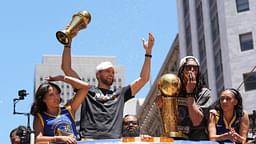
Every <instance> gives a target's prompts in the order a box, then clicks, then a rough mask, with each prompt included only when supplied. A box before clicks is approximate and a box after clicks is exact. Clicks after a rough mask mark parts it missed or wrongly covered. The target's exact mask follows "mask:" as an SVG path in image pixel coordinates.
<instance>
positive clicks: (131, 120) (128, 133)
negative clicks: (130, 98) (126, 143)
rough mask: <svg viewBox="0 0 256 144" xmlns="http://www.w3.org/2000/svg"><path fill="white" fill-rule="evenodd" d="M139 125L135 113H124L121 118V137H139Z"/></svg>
mask: <svg viewBox="0 0 256 144" xmlns="http://www.w3.org/2000/svg"><path fill="white" fill-rule="evenodd" d="M139 136H140V125H139V121H138V119H137V117H136V116H135V115H125V116H124V118H123V129H122V137H139Z"/></svg>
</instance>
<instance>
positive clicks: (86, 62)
mask: <svg viewBox="0 0 256 144" xmlns="http://www.w3.org/2000/svg"><path fill="white" fill-rule="evenodd" d="M102 61H110V62H112V63H113V64H114V65H115V71H116V72H115V79H114V83H113V85H112V87H111V88H112V89H113V90H114V89H118V88H121V87H122V86H124V82H125V79H124V67H123V66H119V65H116V59H115V57H110V56H72V67H73V68H74V69H75V70H76V72H77V73H78V75H79V76H80V78H81V80H83V81H85V82H87V83H89V84H90V85H95V86H97V84H98V83H97V80H96V66H97V65H98V64H99V63H100V62H102ZM60 66H61V56H49V55H48V56H43V60H42V64H37V65H36V68H35V87H34V88H35V90H36V89H37V88H38V87H39V85H40V84H41V83H42V82H44V81H45V80H44V78H45V77H48V76H51V75H60V74H61V75H63V74H64V73H63V72H62V70H61V68H60ZM56 84H58V85H59V87H60V88H61V90H62V92H61V97H62V104H65V103H67V101H68V100H69V99H71V98H72V96H73V95H74V91H73V88H72V86H71V85H69V84H66V83H64V82H60V81H59V82H56ZM79 120H80V110H78V111H77V113H76V121H79Z"/></svg>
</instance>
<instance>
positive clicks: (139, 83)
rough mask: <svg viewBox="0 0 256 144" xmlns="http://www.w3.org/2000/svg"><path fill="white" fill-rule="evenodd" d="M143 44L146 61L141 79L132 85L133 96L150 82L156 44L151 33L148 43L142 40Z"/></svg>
mask: <svg viewBox="0 0 256 144" xmlns="http://www.w3.org/2000/svg"><path fill="white" fill-rule="evenodd" d="M142 42H143V47H144V49H145V60H144V64H143V66H142V69H141V72H140V77H139V78H138V79H136V80H135V81H133V82H132V83H131V92H132V95H133V96H134V95H135V94H136V93H137V92H138V91H139V90H140V89H141V88H142V87H143V86H144V85H145V84H146V83H147V82H148V80H149V77H150V69H151V57H152V55H151V51H152V48H153V46H154V42H155V39H154V36H153V34H152V33H149V34H148V41H144V40H142Z"/></svg>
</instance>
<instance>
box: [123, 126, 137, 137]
mask: <svg viewBox="0 0 256 144" xmlns="http://www.w3.org/2000/svg"><path fill="white" fill-rule="evenodd" d="M138 136H140V128H139V127H138V128H136V129H134V130H129V129H127V128H124V129H123V137H138Z"/></svg>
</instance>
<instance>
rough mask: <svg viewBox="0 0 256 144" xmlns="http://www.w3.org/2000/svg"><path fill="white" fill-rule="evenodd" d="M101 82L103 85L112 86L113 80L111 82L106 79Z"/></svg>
mask: <svg viewBox="0 0 256 144" xmlns="http://www.w3.org/2000/svg"><path fill="white" fill-rule="evenodd" d="M101 82H102V83H103V84H105V85H108V86H111V85H112V84H113V80H112V81H108V80H106V79H102V80H101Z"/></svg>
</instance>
